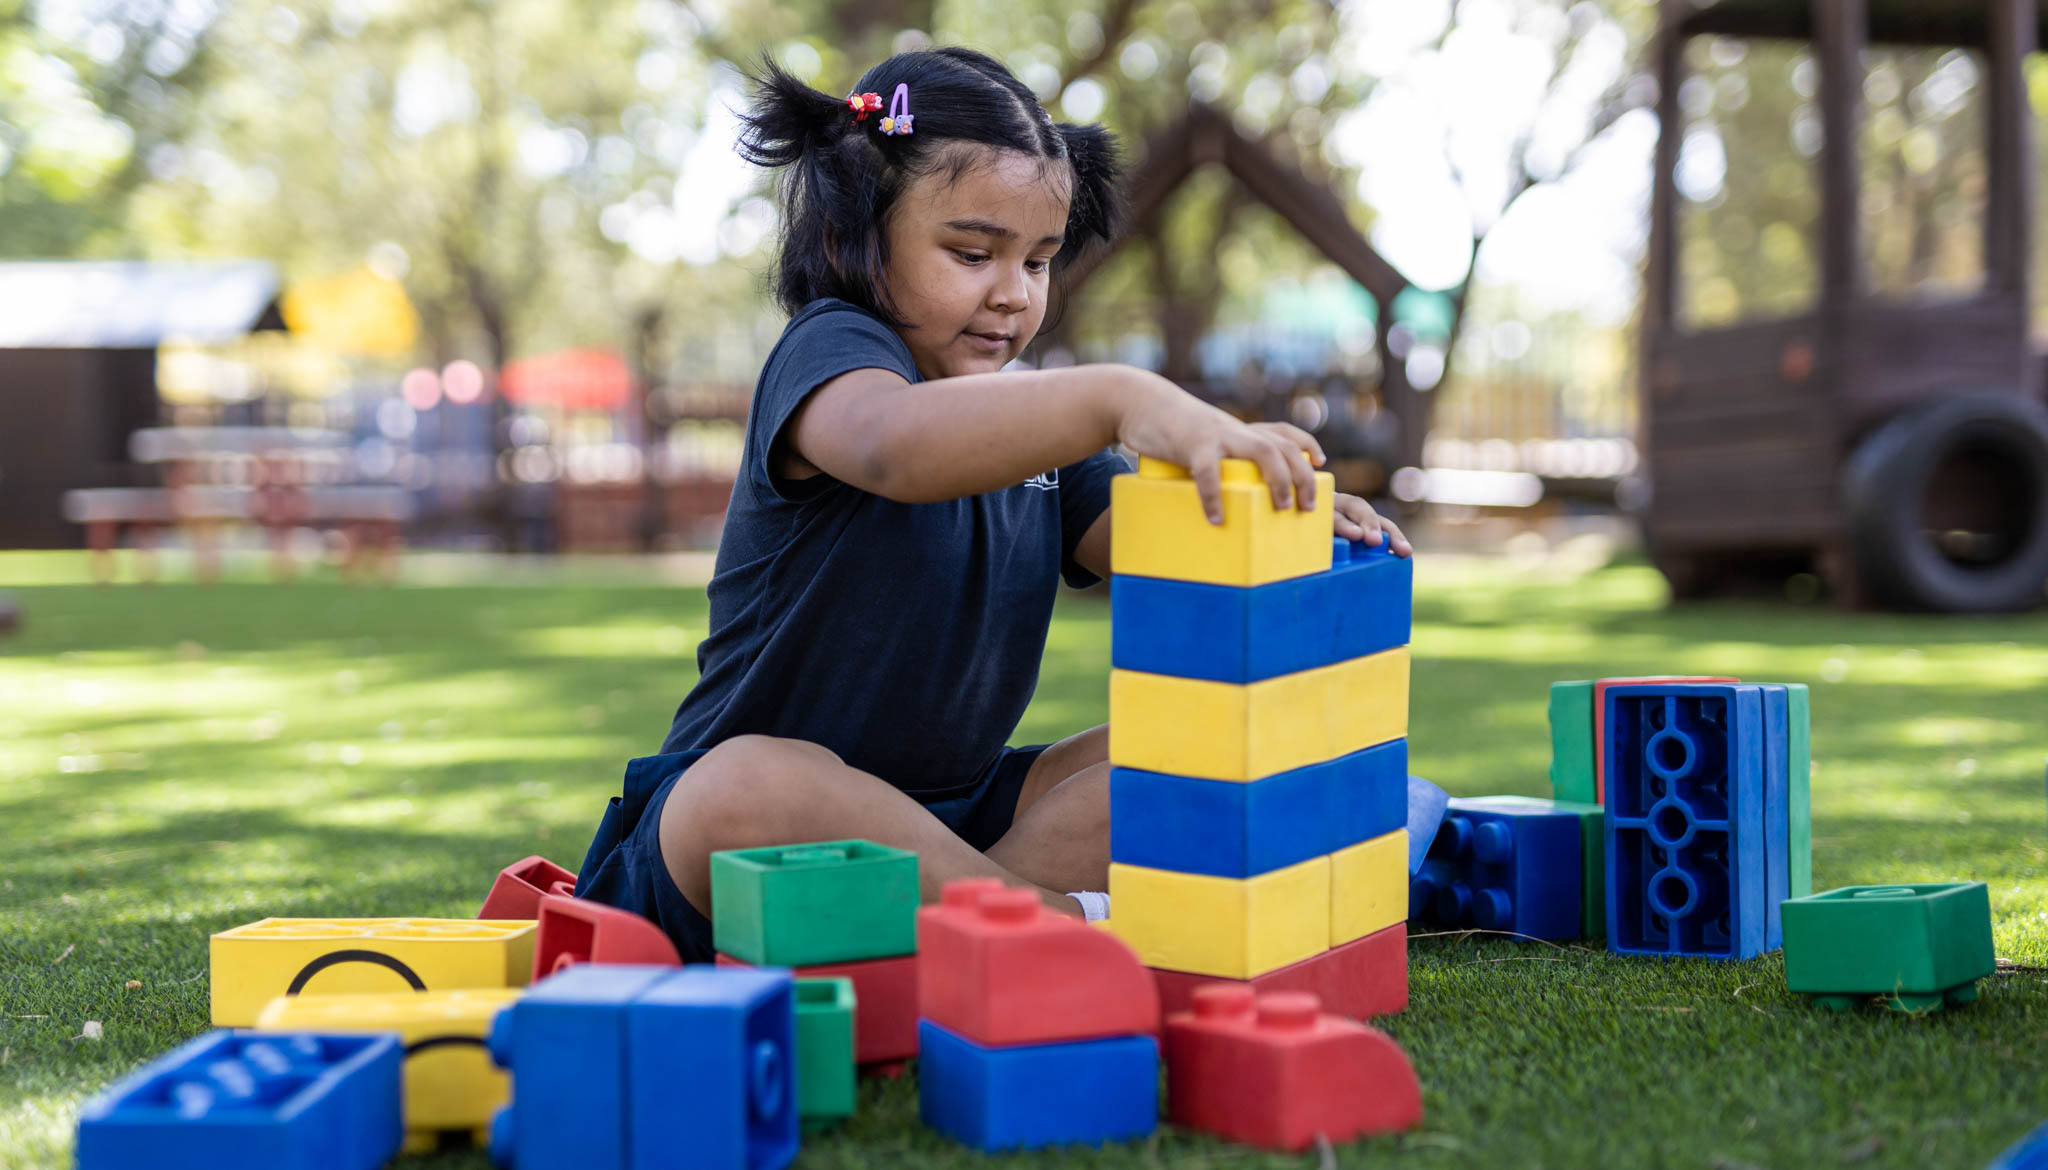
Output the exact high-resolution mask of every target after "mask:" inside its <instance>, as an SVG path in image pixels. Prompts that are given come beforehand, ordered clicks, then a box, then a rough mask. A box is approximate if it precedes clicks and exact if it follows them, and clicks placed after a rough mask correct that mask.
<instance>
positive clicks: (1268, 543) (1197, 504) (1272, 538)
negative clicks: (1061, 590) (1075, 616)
mask: <svg viewBox="0 0 2048 1170" xmlns="http://www.w3.org/2000/svg"><path fill="white" fill-rule="evenodd" d="M1222 469H1223V484H1222V487H1223V523H1222V524H1220V525H1218V524H1211V523H1209V518H1208V516H1207V515H1205V514H1204V513H1203V511H1202V503H1201V497H1200V496H1199V495H1197V494H1196V491H1195V481H1194V478H1193V477H1192V476H1190V475H1189V474H1188V472H1187V469H1186V468H1184V467H1176V466H1174V465H1173V464H1171V463H1164V462H1161V461H1159V460H1157V459H1140V460H1138V471H1137V474H1135V475H1119V476H1117V477H1116V479H1115V481H1113V482H1112V483H1111V485H1110V508H1111V515H1112V516H1113V519H1112V520H1111V522H1110V529H1109V563H1110V570H1111V571H1112V572H1115V573H1128V574H1131V575H1133V576H1138V577H1168V578H1172V579H1174V580H1177V581H1199V582H1202V583H1204V584H1208V585H1264V584H1267V583H1268V582H1271V581H1282V580H1285V579H1287V578H1289V577H1305V576H1307V575H1308V574H1310V573H1321V572H1325V571H1327V570H1328V569H1329V567H1330V545H1331V542H1332V540H1333V539H1334V538H1335V535H1336V528H1335V525H1336V513H1335V511H1334V510H1333V508H1332V504H1331V501H1332V500H1334V499H1335V498H1336V495H1337V480H1336V477H1334V476H1332V475H1331V474H1330V473H1328V472H1325V471H1319V472H1317V473H1316V506H1315V508H1314V509H1313V510H1311V511H1306V512H1304V511H1300V510H1298V509H1294V508H1287V509H1284V510H1282V509H1278V508H1275V507H1274V506H1273V491H1272V488H1270V487H1269V486H1267V484H1266V480H1265V477H1264V476H1263V475H1262V474H1261V473H1260V471H1259V465H1258V464H1256V463H1253V462H1252V461H1251V460H1249V459H1225V460H1223V461H1222Z"/></svg>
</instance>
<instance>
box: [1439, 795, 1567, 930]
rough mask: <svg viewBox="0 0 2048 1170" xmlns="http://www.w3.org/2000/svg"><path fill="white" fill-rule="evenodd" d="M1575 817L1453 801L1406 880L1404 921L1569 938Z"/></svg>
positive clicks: (1480, 801) (1508, 805)
mask: <svg viewBox="0 0 2048 1170" xmlns="http://www.w3.org/2000/svg"><path fill="white" fill-rule="evenodd" d="M1580 832H1581V830H1580V828H1579V817H1578V814H1576V813H1571V812H1557V811H1552V810H1550V809H1544V808H1532V807H1528V806H1523V805H1517V804H1513V803H1509V802H1502V803H1500V804H1491V803H1489V802H1487V801H1486V800H1485V799H1483V798H1482V799H1478V800H1467V799H1453V800H1452V801H1451V802H1450V806H1449V810H1448V811H1447V812H1446V813H1445V815H1444V820H1443V825H1442V827H1441V828H1439V829H1438V830H1437V835H1436V840H1435V841H1434V842H1433V843H1432V844H1431V845H1430V849H1429V855H1428V856H1427V857H1426V858H1424V859H1423V864H1422V868H1421V871H1420V872H1418V873H1417V874H1416V875H1415V877H1414V878H1413V879H1412V880H1411V881H1410V882H1409V883H1408V907H1409V909H1408V916H1409V917H1410V918H1412V919H1416V920H1419V921H1423V922H1431V923H1436V924H1439V925H1443V926H1450V927H1468V928H1469V927H1478V928H1480V929H1482V930H1503V931H1511V932H1513V933H1515V934H1522V935H1527V936H1529V937H1531V938H1550V939H1556V938H1577V937H1579V933H1580V930H1579V925H1580V924H1579V919H1580V909H1581V906H1580V889H1581V887H1580V884H1579V883H1580V868H1579V848H1580V841H1579V837H1580Z"/></svg>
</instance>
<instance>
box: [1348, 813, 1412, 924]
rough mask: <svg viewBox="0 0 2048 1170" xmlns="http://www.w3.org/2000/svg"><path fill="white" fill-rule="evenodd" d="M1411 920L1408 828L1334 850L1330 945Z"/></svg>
mask: <svg viewBox="0 0 2048 1170" xmlns="http://www.w3.org/2000/svg"><path fill="white" fill-rule="evenodd" d="M1407 920H1408V830H1406V829H1395V830H1394V831H1393V832H1391V833H1388V834H1387V835H1385V836H1383V837H1374V838H1373V839H1372V840H1370V841H1366V842H1362V843H1360V844H1357V845H1353V846H1351V847H1350V848H1349V849H1339V850H1338V851H1337V852H1335V853H1332V854H1330V945H1331V946H1333V947H1340V946H1343V945H1344V944H1345V943H1348V942H1350V941H1351V940H1353V939H1359V938H1364V937H1365V936H1366V935H1368V934H1371V933H1372V932H1373V931H1376V930H1384V929H1385V928H1387V927H1389V926H1392V925H1394V924H1395V923H1396V922H1405V921H1407Z"/></svg>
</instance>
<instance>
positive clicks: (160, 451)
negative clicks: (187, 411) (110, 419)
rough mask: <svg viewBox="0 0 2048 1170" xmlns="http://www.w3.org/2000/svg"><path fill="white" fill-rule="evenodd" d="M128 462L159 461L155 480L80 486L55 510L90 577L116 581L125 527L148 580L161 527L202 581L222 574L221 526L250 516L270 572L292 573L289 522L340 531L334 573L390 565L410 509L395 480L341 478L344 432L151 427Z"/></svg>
mask: <svg viewBox="0 0 2048 1170" xmlns="http://www.w3.org/2000/svg"><path fill="white" fill-rule="evenodd" d="M128 453H129V456H130V457H131V458H133V459H134V460H135V461H136V462H137V463H143V464H154V465H159V466H161V467H162V468H163V479H164V486H162V487H143V488H81V489H78V490H75V491H70V492H66V493H65V494H64V516H65V518H66V519H67V520H70V521H72V522H73V523H76V524H82V525H84V526H85V531H86V543H87V545H88V547H90V548H91V549H92V554H93V576H94V577H95V578H96V579H97V580H99V581H100V582H101V583H103V584H104V583H106V582H110V581H112V580H113V579H114V555H113V553H114V548H115V547H116V545H117V544H118V543H119V541H120V537H121V535H122V533H123V532H124V531H125V532H126V533H127V534H128V536H129V539H130V541H131V542H132V543H133V545H134V547H135V548H136V550H137V551H138V552H139V553H140V554H141V561H142V576H143V579H145V580H152V579H154V578H155V576H156V557H155V550H156V546H157V542H158V540H159V539H160V537H161V535H162V534H163V532H164V531H165V530H167V529H171V528H177V529H179V530H180V531H182V532H184V533H186V534H187V539H188V540H189V541H190V542H191V545H192V550H193V555H194V557H195V558H196V564H197V573H198V576H199V578H200V580H202V581H211V580H215V579H217V578H218V577H219V575H220V533H221V529H222V527H223V526H224V525H227V524H237V523H244V524H256V525H259V526H261V527H262V528H263V529H264V531H265V533H266V534H267V536H268V539H269V544H270V550H271V572H272V575H273V576H275V577H276V578H277V579H279V580H290V579H291V578H292V577H293V576H294V575H295V573H296V566H295V565H294V564H293V561H292V556H291V535H292V532H293V531H294V530H295V529H298V528H308V527H310V528H317V529H324V530H328V531H333V532H337V533H339V534H340V535H341V536H342V537H343V538H344V540H345V541H346V549H345V552H344V555H343V560H342V568H343V572H344V574H346V575H348V576H351V577H354V576H366V575H369V574H372V573H374V574H376V575H378V576H380V577H382V578H384V579H387V580H388V579H390V577H391V576H392V575H393V574H394V573H395V572H396V570H397V561H398V546H399V533H400V530H401V528H402V527H403V525H404V523H405V522H406V521H407V520H408V519H410V518H411V516H412V500H411V497H410V496H409V495H408V494H407V493H406V491H405V489H404V488H401V487H397V486H394V485H388V484H356V483H348V482H345V481H346V480H347V479H348V478H349V476H350V474H351V462H350V458H349V454H350V453H349V442H348V436H346V435H344V434H342V433H340V432H338V431H328V430H318V429H309V428H300V427H153V428H147V429H144V430H139V431H136V432H135V433H134V435H132V436H130V438H129V441H128Z"/></svg>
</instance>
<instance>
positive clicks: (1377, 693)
mask: <svg viewBox="0 0 2048 1170" xmlns="http://www.w3.org/2000/svg"><path fill="white" fill-rule="evenodd" d="M1407 734H1408V647H1406V646H1396V647H1394V648H1393V649H1392V650H1386V651H1382V652H1381V653H1378V654H1368V655H1366V656H1365V657H1363V658H1353V659H1351V660H1350V661H1348V662H1338V663H1335V664H1332V665H1330V666H1319V667H1317V668H1316V669H1314V670H1304V671H1300V672H1297V673H1295V674H1283V675H1281V676H1280V677H1278V678H1269V679H1264V680H1262V681H1260V682H1255V683H1223V682H1211V681H1209V680H1208V679H1197V678H1175V677H1172V676H1169V675H1163V674H1145V673H1141V672H1139V671H1135V670H1112V671H1110V672H1109V760H1110V763H1112V764H1115V765H1117V766H1118V767H1121V768H1144V769H1146V770H1147V771H1152V772H1166V773H1169V774H1171V775H1175V776H1195V777H1199V778H1201V779H1204V780H1257V779H1261V778H1262V777H1266V776H1271V775H1274V774H1275V773H1279V772H1285V771H1288V770H1289V769H1291V768H1300V767H1304V766H1306V765H1309V764H1319V763H1322V762H1323V761H1325V760H1334V759H1336V758H1337V757H1338V756H1341V755H1345V754H1347V753H1350V752H1355V751H1357V750H1359V749H1360V748H1367V747H1371V746H1372V745H1374V744H1378V743H1385V742H1387V741H1388V740H1391V739H1399V738H1401V737H1402V736H1404V735H1407Z"/></svg>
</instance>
